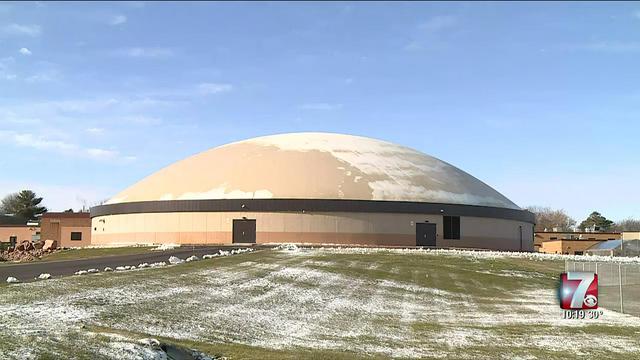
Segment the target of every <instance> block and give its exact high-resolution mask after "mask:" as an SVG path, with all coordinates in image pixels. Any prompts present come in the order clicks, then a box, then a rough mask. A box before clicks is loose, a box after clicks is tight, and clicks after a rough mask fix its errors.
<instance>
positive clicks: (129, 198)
mask: <svg viewBox="0 0 640 360" xmlns="http://www.w3.org/2000/svg"><path fill="white" fill-rule="evenodd" d="M91 217H92V243H93V244H96V245H100V244H114V243H119V244H140V243H182V244H212V243H216V244H231V243H313V244H352V245H354V244H355V245H384V246H437V247H471V248H487V249H503V250H524V251H532V250H533V223H534V217H533V214H531V213H530V212H528V211H526V210H522V209H520V208H519V207H518V206H517V205H515V204H514V203H513V202H511V201H510V200H508V199H507V198H506V197H504V196H503V195H502V194H500V193H498V192H497V191H496V190H494V189H492V188H491V187H489V186H488V185H486V184H484V183H483V182H481V181H480V180H478V179H476V178H474V177H472V176H471V175H469V174H467V173H465V172H464V171H462V170H460V169H458V168H456V167H454V166H452V165H450V164H447V163H445V162H443V161H441V160H438V159H436V158H433V157H431V156H428V155H425V154H423V153H420V152H418V151H415V150H413V149H409V148H406V147H402V146H399V145H395V144H391V143H387V142H383V141H379V140H374V139H368V138H362V137H356V136H349V135H340V134H324V133H299V134H284V135H274V136H267V137H262V138H256V139H250V140H246V141H241V142H237V143H233V144H228V145H224V146H221V147H218V148H214V149H211V150H209V151H206V152H203V153H200V154H197V155H195V156H192V157H190V158H187V159H185V160H183V161H180V162H177V163H175V164H173V165H170V166H168V167H167V168H164V169H162V170H160V171H158V172H157V173H155V174H153V175H151V176H149V177H147V178H145V179H143V180H142V181H140V182H139V183H137V184H135V185H133V186H132V187H130V188H128V189H126V190H125V191H123V192H121V193H120V194H118V195H116V196H115V197H114V198H112V199H111V200H110V201H108V202H107V203H106V204H105V205H101V206H97V207H94V208H92V209H91Z"/></svg>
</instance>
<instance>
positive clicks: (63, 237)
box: [40, 212, 91, 248]
mask: <svg viewBox="0 0 640 360" xmlns="http://www.w3.org/2000/svg"><path fill="white" fill-rule="evenodd" d="M40 229H41V230H40V238H41V239H42V240H56V241H57V242H58V246H61V247H67V248H68V247H82V246H87V245H90V244H91V217H90V216H89V213H67V212H63V213H52V212H48V213H45V214H44V215H42V219H41V221H40Z"/></svg>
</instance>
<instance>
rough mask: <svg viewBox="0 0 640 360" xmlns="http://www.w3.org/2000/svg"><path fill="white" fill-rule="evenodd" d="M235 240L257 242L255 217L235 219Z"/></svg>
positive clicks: (235, 241)
mask: <svg viewBox="0 0 640 360" xmlns="http://www.w3.org/2000/svg"><path fill="white" fill-rule="evenodd" d="M233 242H234V243H252V244H255V242H256V220H255V219H234V220H233Z"/></svg>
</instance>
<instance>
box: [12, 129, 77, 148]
mask: <svg viewBox="0 0 640 360" xmlns="http://www.w3.org/2000/svg"><path fill="white" fill-rule="evenodd" d="M9 137H10V138H11V139H12V140H13V141H14V142H15V144H16V145H18V146H23V147H31V148H34V149H39V150H57V151H70V150H75V149H77V148H78V146H77V145H74V144H69V143H66V142H64V141H61V140H48V139H46V138H44V137H42V136H35V135H33V134H30V133H12V134H10V135H9Z"/></svg>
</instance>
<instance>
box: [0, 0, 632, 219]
mask: <svg viewBox="0 0 640 360" xmlns="http://www.w3.org/2000/svg"><path fill="white" fill-rule="evenodd" d="M639 69H640V3H633V2H627V3H605V2H602V3H450V2H441V3H336V2H333V3H311V2H305V3H143V2H134V3H75V2H73V3H24V4H23V3H0V152H1V153H2V156H1V157H0V195H4V194H6V193H9V192H12V191H16V190H19V189H21V188H25V187H28V188H33V189H34V190H36V191H38V192H40V193H41V194H42V195H44V196H45V202H46V204H47V205H49V206H50V207H51V208H52V209H53V210H63V209H65V208H68V207H74V208H78V207H79V206H80V204H81V203H82V202H83V201H84V202H88V203H93V202H95V201H98V200H101V199H105V198H108V197H110V196H111V195H114V194H115V193H116V192H118V191H119V190H121V189H123V188H125V187H126V186H128V185H130V184H132V183H133V182H135V181H137V180H139V179H141V178H142V177H144V176H146V175H148V174H150V173H152V172H154V171H156V170H158V169H160V168H161V167H163V166H166V165H168V164H170V163H172V162H174V161H176V160H179V159H182V158H184V157H186V156H188V155H191V154H194V153H197V152H199V151H203V150H206V149H208V148H211V147H214V146H218V145H221V144H224V143H228V142H231V141H235V140H241V139H245V138H250V137H254V136H259V135H267V134H274V133H284V132H297V131H329V132H339V133H348V134H357V135H363V136H369V137H374V138H380V139H384V140H387V141H391V142H395V143H399V144H403V145H407V146H410V147H413V148H415V149H418V150H420V151H423V152H425V153H428V154H431V155H433V156H436V157H438V158H440V159H442V160H445V161H447V162H450V163H452V164H454V165H456V166H458V167H460V168H462V169H463V170H465V171H467V172H469V173H471V174H473V175H474V176H476V177H478V178H479V179H481V180H483V181H485V182H487V183H488V184H490V185H492V186H493V187H495V188H496V189H497V190H499V191H500V192H502V193H503V194H505V195H506V196H507V197H509V198H510V199H512V200H513V201H515V202H516V203H517V204H518V205H520V206H527V205H541V206H551V207H554V208H564V209H566V210H567V211H568V212H569V213H570V214H571V215H572V216H574V217H575V218H577V219H578V220H580V219H582V218H584V217H585V216H586V215H587V214H588V213H589V212H591V211H592V210H598V211H600V212H602V213H603V214H604V215H605V216H608V217H610V218H613V219H614V220H618V219H622V218H626V217H629V216H635V217H640V190H639V188H638V181H639V179H640V70H639Z"/></svg>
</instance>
